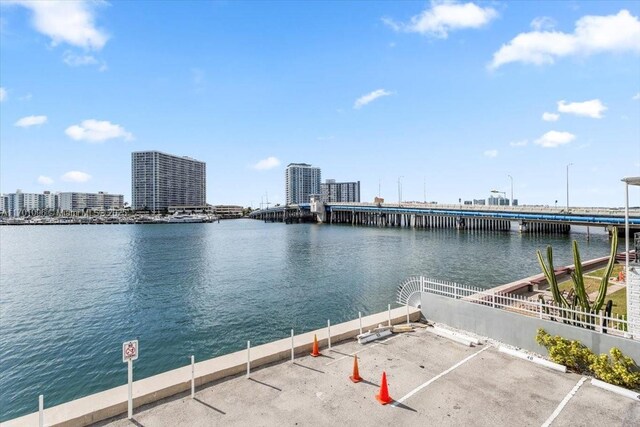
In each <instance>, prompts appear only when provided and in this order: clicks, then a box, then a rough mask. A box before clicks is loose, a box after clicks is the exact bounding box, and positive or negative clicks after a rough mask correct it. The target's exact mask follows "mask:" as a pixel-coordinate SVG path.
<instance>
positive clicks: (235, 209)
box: [213, 205, 243, 219]
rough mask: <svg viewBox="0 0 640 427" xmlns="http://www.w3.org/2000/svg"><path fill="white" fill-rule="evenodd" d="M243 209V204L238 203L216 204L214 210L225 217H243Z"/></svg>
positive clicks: (219, 215)
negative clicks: (238, 204)
mask: <svg viewBox="0 0 640 427" xmlns="http://www.w3.org/2000/svg"><path fill="white" fill-rule="evenodd" d="M242 209H243V208H242V206H237V205H215V206H214V207H213V211H214V212H215V214H216V215H217V216H218V217H220V218H223V219H228V218H241V217H242Z"/></svg>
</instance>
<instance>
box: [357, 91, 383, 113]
mask: <svg viewBox="0 0 640 427" xmlns="http://www.w3.org/2000/svg"><path fill="white" fill-rule="evenodd" d="M389 95H393V92H389V91H386V90H384V89H378V90H374V91H373V92H371V93H368V94H366V95H363V96H361V97H360V98H358V99H356V102H355V103H354V104H353V108H355V109H358V108H362V107H364V106H365V105H367V104H368V103H370V102H373V101H375V100H376V99H378V98H380V97H383V96H389Z"/></svg>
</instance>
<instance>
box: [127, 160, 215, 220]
mask: <svg viewBox="0 0 640 427" xmlns="http://www.w3.org/2000/svg"><path fill="white" fill-rule="evenodd" d="M206 194H207V165H206V163H205V162H201V161H199V160H196V159H192V158H190V157H186V156H184V157H179V156H174V155H172V154H167V153H162V152H160V151H138V152H133V153H131V207H132V208H133V209H148V210H150V211H152V212H161V211H165V210H167V209H168V208H169V206H175V207H180V206H205V205H206V204H207V200H206Z"/></svg>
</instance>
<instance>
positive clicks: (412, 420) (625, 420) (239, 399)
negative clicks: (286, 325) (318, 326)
mask: <svg viewBox="0 0 640 427" xmlns="http://www.w3.org/2000/svg"><path fill="white" fill-rule="evenodd" d="M321 351H322V354H323V355H322V356H321V357H317V358H313V357H310V356H305V357H300V358H298V359H296V361H295V362H294V363H291V362H282V363H278V364H274V365H270V366H266V367H263V368H261V369H258V370H255V371H253V372H252V373H251V377H250V378H249V379H247V378H246V377H245V376H237V377H233V378H228V379H225V380H222V381H219V382H215V383H211V384H208V385H206V386H205V387H203V388H200V389H197V390H196V394H195V398H194V399H192V398H191V396H190V394H183V395H180V396H177V397H174V398H170V399H165V400H163V401H159V402H156V403H154V404H151V405H147V406H144V407H141V408H138V409H136V411H135V413H134V420H131V421H130V420H127V419H126V418H119V419H112V420H108V421H107V422H103V423H100V425H108V426H113V427H116V426H117V427H124V426H131V425H132V424H135V425H138V426H145V427H151V426H168V425H171V426H211V425H243V426H247V425H253V426H271V425H284V426H296V425H298V426H307V425H316V426H317V425H323V426H324V425H334V426H336V425H343V426H372V425H396V426H397V425H421V426H422V425H459V426H467V425H474V426H496V425H517V426H529V425H531V426H542V425H549V424H546V423H550V425H554V426H556V425H557V426H569V425H570V426H581V425H585V426H586V425H606V426H622V425H628V426H637V425H640V404H638V402H637V401H633V400H631V399H629V398H626V397H622V396H619V395H617V394H614V393H611V392H609V391H606V390H602V389H599V388H596V387H594V386H592V385H591V384H590V382H589V380H585V381H581V380H582V378H583V377H582V376H581V375H578V374H573V373H560V372H556V371H552V370H549V369H547V368H544V367H541V366H538V365H535V364H533V363H530V362H528V361H525V360H521V359H517V358H514V357H512V356H509V355H507V354H504V353H501V352H499V351H498V349H497V348H496V347H494V346H493V345H492V344H484V345H479V346H475V347H465V346H463V345H461V344H458V343H455V342H452V341H449V340H448V339H446V338H442V337H439V336H435V335H433V334H431V333H430V332H429V331H428V330H427V329H425V328H420V329H417V330H416V331H414V332H410V333H404V334H398V335H393V336H392V337H391V338H389V339H387V340H383V341H378V342H373V343H370V344H366V345H360V344H358V343H357V342H355V341H347V342H344V343H342V344H339V345H336V346H334V347H333V349H332V351H328V350H327V349H326V348H323V349H321ZM356 352H357V355H358V358H359V368H360V376H361V377H362V378H364V381H362V382H360V383H352V382H351V381H350V380H349V378H348V377H349V375H351V374H352V367H353V356H352V354H354V353H356ZM383 371H385V372H386V375H387V380H388V388H389V393H390V395H391V397H392V398H393V399H394V400H395V401H394V403H392V404H389V405H385V406H383V405H381V404H380V403H378V401H377V400H376V399H375V397H374V396H375V394H376V393H378V391H379V388H380V381H381V375H382V372H383ZM579 383H581V384H580V386H579V388H577V391H576V387H577V385H578V384H579ZM572 391H573V392H574V394H573V395H572ZM569 397H570V398H569Z"/></svg>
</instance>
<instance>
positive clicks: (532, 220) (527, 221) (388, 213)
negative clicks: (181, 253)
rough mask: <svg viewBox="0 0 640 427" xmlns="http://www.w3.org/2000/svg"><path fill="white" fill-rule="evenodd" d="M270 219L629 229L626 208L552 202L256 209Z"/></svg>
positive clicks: (639, 222) (634, 220)
mask: <svg viewBox="0 0 640 427" xmlns="http://www.w3.org/2000/svg"><path fill="white" fill-rule="evenodd" d="M250 216H251V217H252V218H256V219H262V220H265V221H278V222H301V221H300V220H299V219H302V218H304V220H305V222H306V221H318V222H321V223H328V224H352V225H365V226H376V227H413V228H456V229H465V230H495V231H509V230H511V224H512V222H517V223H518V226H519V229H520V231H522V232H543V233H567V232H569V230H570V227H571V225H586V226H595V227H603V228H606V229H608V230H611V229H612V228H613V227H616V226H617V227H618V228H619V229H622V228H624V221H625V220H624V210H623V209H608V208H572V209H570V210H569V211H567V210H566V209H565V208H554V207H547V206H481V205H480V206H479V205H474V206H469V205H439V204H428V203H401V204H391V203H385V204H373V203H328V204H323V203H321V202H319V201H316V200H312V203H308V204H300V205H291V206H280V207H275V208H271V209H263V210H258V211H254V212H252V213H251V215H250ZM629 224H630V228H631V229H633V230H638V231H640V209H637V208H636V209H630V211H629Z"/></svg>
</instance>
